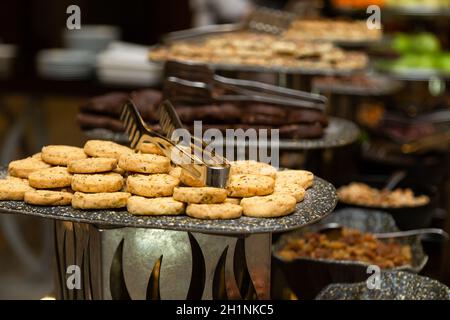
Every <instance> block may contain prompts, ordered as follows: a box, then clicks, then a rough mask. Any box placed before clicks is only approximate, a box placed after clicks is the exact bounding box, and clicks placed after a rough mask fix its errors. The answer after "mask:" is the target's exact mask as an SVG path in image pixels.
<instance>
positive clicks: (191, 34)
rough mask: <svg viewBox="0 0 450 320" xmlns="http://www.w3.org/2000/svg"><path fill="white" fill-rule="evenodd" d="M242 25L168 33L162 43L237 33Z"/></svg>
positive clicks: (235, 24) (207, 27)
mask: <svg viewBox="0 0 450 320" xmlns="http://www.w3.org/2000/svg"><path fill="white" fill-rule="evenodd" d="M244 26H245V25H244V24H243V23H227V24H214V25H207V26H201V27H197V28H191V29H186V30H180V31H173V32H170V33H168V34H166V35H164V36H163V37H162V42H164V43H171V42H174V41H180V40H192V39H198V38H202V37H206V36H211V35H215V34H220V33H229V32H234V31H239V30H241V29H242V28H244Z"/></svg>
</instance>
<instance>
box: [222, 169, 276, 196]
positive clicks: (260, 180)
mask: <svg viewBox="0 0 450 320" xmlns="http://www.w3.org/2000/svg"><path fill="white" fill-rule="evenodd" d="M274 187H275V180H274V179H272V178H271V177H269V176H263V175H257V174H235V175H232V176H230V178H229V180H228V184H227V190H228V196H230V197H240V198H244V197H253V196H264V195H268V194H271V193H272V192H273V190H274Z"/></svg>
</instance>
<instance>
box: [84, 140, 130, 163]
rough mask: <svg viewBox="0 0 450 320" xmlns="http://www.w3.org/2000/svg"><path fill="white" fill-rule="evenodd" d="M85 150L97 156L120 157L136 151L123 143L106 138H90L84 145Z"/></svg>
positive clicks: (90, 154) (88, 153) (92, 155)
mask: <svg viewBox="0 0 450 320" xmlns="http://www.w3.org/2000/svg"><path fill="white" fill-rule="evenodd" d="M84 152H85V153H86V154H87V155H89V156H91V157H95V158H114V159H117V160H119V158H120V157H121V156H122V155H124V154H132V153H134V151H133V150H132V149H130V148H128V147H126V146H123V145H121V144H118V143H115V142H112V141H106V140H89V141H88V142H86V144H85V145H84Z"/></svg>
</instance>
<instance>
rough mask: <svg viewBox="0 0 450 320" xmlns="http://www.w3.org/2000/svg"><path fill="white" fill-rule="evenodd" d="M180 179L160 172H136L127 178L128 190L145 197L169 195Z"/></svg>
mask: <svg viewBox="0 0 450 320" xmlns="http://www.w3.org/2000/svg"><path fill="white" fill-rule="evenodd" d="M179 183H180V181H179V180H178V179H177V178H174V177H172V176H171V175H169V174H164V173H159V174H152V175H149V176H145V175H141V174H135V175H131V176H129V177H128V179H127V191H128V192H130V193H132V194H135V195H138V196H143V197H148V198H157V197H168V196H171V195H172V194H173V189H174V188H175V187H176V186H178V184H179Z"/></svg>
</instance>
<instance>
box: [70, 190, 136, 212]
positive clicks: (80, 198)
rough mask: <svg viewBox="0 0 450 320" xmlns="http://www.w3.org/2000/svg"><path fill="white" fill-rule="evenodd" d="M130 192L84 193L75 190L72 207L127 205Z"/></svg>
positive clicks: (89, 207) (102, 207)
mask: <svg viewBox="0 0 450 320" xmlns="http://www.w3.org/2000/svg"><path fill="white" fill-rule="evenodd" d="M130 196H131V195H130V194H129V193H128V192H107V193H82V192H75V194H74V195H73V198H72V207H74V208H75V209H86V210H89V209H118V208H125V207H126V206H127V201H128V198H129V197H130Z"/></svg>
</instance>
